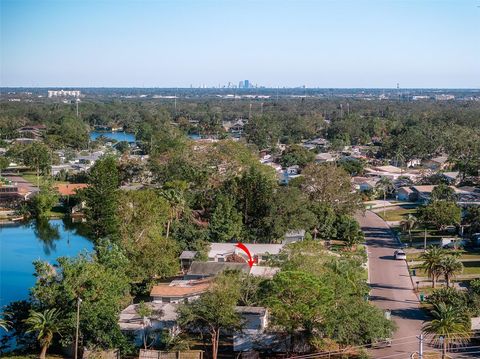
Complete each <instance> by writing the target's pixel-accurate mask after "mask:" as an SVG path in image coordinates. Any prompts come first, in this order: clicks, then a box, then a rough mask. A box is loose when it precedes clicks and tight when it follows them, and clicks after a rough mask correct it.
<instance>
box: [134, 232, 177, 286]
mask: <svg viewBox="0 0 480 359" xmlns="http://www.w3.org/2000/svg"><path fill="white" fill-rule="evenodd" d="M125 252H126V255H127V256H128V258H129V259H130V263H129V265H128V267H127V268H126V269H127V271H128V275H129V277H130V280H131V281H132V282H133V283H142V282H146V283H147V284H151V283H152V281H154V279H155V278H167V277H171V276H174V275H176V274H177V273H178V270H179V269H180V268H179V262H178V255H179V246H178V244H177V243H176V242H175V241H174V240H172V239H171V238H166V237H162V236H161V235H159V234H158V233H149V234H147V235H146V236H145V239H144V240H143V241H142V242H137V243H136V244H132V243H129V244H128V245H127V246H126V248H125Z"/></svg>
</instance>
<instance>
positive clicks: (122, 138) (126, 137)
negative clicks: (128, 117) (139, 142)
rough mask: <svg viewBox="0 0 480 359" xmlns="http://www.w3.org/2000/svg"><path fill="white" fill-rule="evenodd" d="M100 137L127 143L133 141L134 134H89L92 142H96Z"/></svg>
mask: <svg viewBox="0 0 480 359" xmlns="http://www.w3.org/2000/svg"><path fill="white" fill-rule="evenodd" d="M100 136H104V137H107V138H110V139H112V140H116V141H127V142H134V141H135V134H133V133H130V132H98V131H92V132H90V140H92V141H94V140H96V139H97V138H98V137H100Z"/></svg>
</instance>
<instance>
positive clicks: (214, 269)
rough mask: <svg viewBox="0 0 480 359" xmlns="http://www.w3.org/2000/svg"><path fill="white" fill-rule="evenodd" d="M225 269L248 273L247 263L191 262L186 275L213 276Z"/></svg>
mask: <svg viewBox="0 0 480 359" xmlns="http://www.w3.org/2000/svg"><path fill="white" fill-rule="evenodd" d="M227 269H231V270H240V271H242V272H245V273H248V270H249V266H248V264H247V263H235V262H193V263H192V266H191V267H190V270H189V271H188V273H187V275H202V276H214V275H217V274H218V273H221V272H223V271H225V270H227Z"/></svg>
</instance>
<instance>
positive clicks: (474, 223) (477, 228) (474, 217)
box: [463, 205, 480, 235]
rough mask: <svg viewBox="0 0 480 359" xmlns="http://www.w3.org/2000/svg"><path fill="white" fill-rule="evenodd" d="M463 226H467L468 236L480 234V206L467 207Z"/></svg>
mask: <svg viewBox="0 0 480 359" xmlns="http://www.w3.org/2000/svg"><path fill="white" fill-rule="evenodd" d="M463 224H465V225H467V226H468V233H470V235H472V234H474V233H478V232H480V205H476V206H468V207H467V209H466V211H465V215H464V217H463Z"/></svg>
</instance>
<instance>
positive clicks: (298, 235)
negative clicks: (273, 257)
mask: <svg viewBox="0 0 480 359" xmlns="http://www.w3.org/2000/svg"><path fill="white" fill-rule="evenodd" d="M304 239H305V230H304V229H299V230H295V231H288V232H287V233H285V238H284V239H283V241H282V244H289V243H294V242H301V241H303V240H304Z"/></svg>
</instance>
